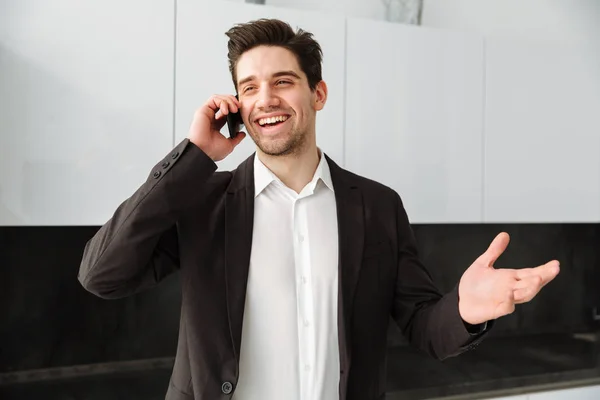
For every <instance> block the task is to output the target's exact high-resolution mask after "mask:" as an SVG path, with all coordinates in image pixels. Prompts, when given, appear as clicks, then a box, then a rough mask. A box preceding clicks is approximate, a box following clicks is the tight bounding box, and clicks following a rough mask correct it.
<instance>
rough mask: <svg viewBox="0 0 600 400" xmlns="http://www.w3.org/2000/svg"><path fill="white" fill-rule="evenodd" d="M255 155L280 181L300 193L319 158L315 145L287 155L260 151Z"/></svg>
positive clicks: (311, 175)
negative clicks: (272, 154) (271, 154)
mask: <svg viewBox="0 0 600 400" xmlns="http://www.w3.org/2000/svg"><path fill="white" fill-rule="evenodd" d="M256 155H257V156H258V158H259V160H260V161H261V162H262V163H263V164H264V165H265V166H266V167H267V168H269V170H270V171H271V172H273V173H274V174H275V176H277V177H278V178H279V179H280V180H281V182H283V183H284V184H285V185H286V186H287V187H289V188H290V189H292V190H293V191H295V192H296V193H300V192H301V191H302V189H304V187H305V186H306V185H307V184H308V183H309V182H310V181H311V180H312V178H313V176H314V175H315V171H316V170H317V166H318V165H319V160H320V153H319V149H318V148H317V146H316V145H315V146H310V147H309V148H307V149H305V150H304V151H302V152H301V153H299V154H290V155H288V156H269V155H267V154H264V153H263V152H261V151H257V152H256Z"/></svg>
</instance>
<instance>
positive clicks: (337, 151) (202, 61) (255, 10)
mask: <svg viewBox="0 0 600 400" xmlns="http://www.w3.org/2000/svg"><path fill="white" fill-rule="evenodd" d="M208 4H211V5H207V2H206V1H196V0H179V1H178V2H177V45H176V48H177V50H176V60H177V61H176V76H177V78H176V96H175V99H176V100H175V104H176V112H175V121H176V133H177V140H181V139H183V138H185V137H186V136H187V134H188V130H189V126H190V123H191V122H192V117H193V115H194V111H195V110H196V109H197V108H198V107H200V106H201V105H202V104H203V103H204V102H205V101H206V100H207V99H208V98H209V97H210V96H211V95H213V94H216V93H219V94H221V93H225V94H227V93H230V94H235V88H234V86H233V82H232V80H231V74H230V73H229V67H228V64H227V40H228V38H227V36H225V32H226V31H227V30H229V29H230V28H231V27H232V26H233V25H235V24H238V23H243V22H248V21H251V20H254V19H258V18H279V19H282V20H284V21H286V22H288V23H289V24H290V25H291V26H292V28H294V29H296V28H298V27H299V28H302V29H304V30H307V31H309V32H312V33H313V34H314V38H315V39H316V40H317V41H318V42H319V43H320V45H321V47H322V49H323V72H322V73H323V80H325V82H326V83H327V86H328V89H329V93H328V100H327V104H326V105H325V108H324V109H323V110H321V111H319V112H318V113H317V145H318V146H319V147H320V148H321V149H322V150H323V151H324V152H325V153H327V154H328V155H329V156H330V157H331V158H332V159H333V160H335V161H337V162H339V163H340V164H341V163H342V157H343V125H344V117H343V111H344V76H343V73H344V19H343V17H341V16H340V17H336V16H327V15H323V14H319V13H313V12H301V11H297V10H293V9H285V8H275V7H269V6H264V5H253V4H237V3H232V2H227V1H222V2H219V5H218V7H214V6H212V4H214V3H208ZM226 131H227V127H224V128H223V130H222V132H223V133H224V134H225V135H226V136H229V135H228V134H227V133H226ZM254 151H255V145H254V142H253V141H252V139H251V138H250V136H247V137H246V138H245V139H244V141H243V142H242V143H241V144H240V145H239V146H238V147H237V148H236V149H235V150H234V152H233V153H232V154H230V155H229V157H227V158H226V159H225V160H223V161H221V162H219V163H218V165H219V170H232V169H234V168H236V167H237V166H238V165H239V164H240V162H242V161H243V160H245V159H246V158H247V157H248V156H250V155H251V154H252V153H253V152H254Z"/></svg>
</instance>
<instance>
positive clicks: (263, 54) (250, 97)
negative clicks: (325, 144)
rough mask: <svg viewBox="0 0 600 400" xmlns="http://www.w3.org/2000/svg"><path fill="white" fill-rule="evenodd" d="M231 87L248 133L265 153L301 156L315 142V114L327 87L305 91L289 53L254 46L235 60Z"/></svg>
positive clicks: (282, 49) (294, 61)
mask: <svg viewBox="0 0 600 400" xmlns="http://www.w3.org/2000/svg"><path fill="white" fill-rule="evenodd" d="M237 86H238V93H239V100H240V102H241V104H242V108H241V114H242V119H243V121H244V125H245V126H246V129H247V130H248V133H249V134H250V136H251V137H252V139H253V140H254V142H255V143H256V145H257V147H258V148H259V149H260V150H261V151H262V152H263V153H265V154H268V155H272V156H283V155H290V154H297V153H299V152H301V151H302V150H303V149H304V148H305V146H306V145H307V144H308V143H309V141H311V140H312V141H314V140H315V115H316V112H317V111H318V110H321V109H322V108H323V106H324V104H325V100H326V96H327V87H326V86H325V83H324V82H320V83H319V85H318V86H317V89H316V90H315V91H311V90H310V88H309V86H308V80H307V78H306V75H305V74H304V72H302V70H301V69H300V66H299V65H298V62H297V60H296V57H295V56H294V54H293V53H292V52H290V51H289V50H287V49H284V48H282V47H275V46H259V47H255V48H253V49H251V50H249V51H247V52H245V53H244V54H242V56H241V57H240V58H239V60H238V63H237Z"/></svg>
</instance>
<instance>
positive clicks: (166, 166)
mask: <svg viewBox="0 0 600 400" xmlns="http://www.w3.org/2000/svg"><path fill="white" fill-rule="evenodd" d="M169 165H171V163H170V162H168V161H165V162H164V163H162V167H163V168H168V167H169Z"/></svg>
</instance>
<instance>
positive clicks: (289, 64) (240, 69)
mask: <svg viewBox="0 0 600 400" xmlns="http://www.w3.org/2000/svg"><path fill="white" fill-rule="evenodd" d="M283 71H290V72H295V73H296V74H297V75H299V76H302V71H301V69H300V66H299V65H298V61H297V60H296V57H295V56H294V54H293V53H292V52H290V51H289V50H287V49H284V48H281V47H266V46H261V47H257V48H254V49H252V50H248V51H247V52H245V53H244V54H242V56H241V57H240V59H239V60H238V63H237V76H238V82H242V81H243V80H247V78H250V77H252V78H254V79H269V78H271V77H273V76H275V75H278V74H281V72H283Z"/></svg>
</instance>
